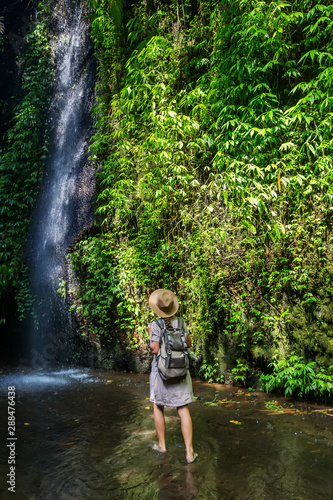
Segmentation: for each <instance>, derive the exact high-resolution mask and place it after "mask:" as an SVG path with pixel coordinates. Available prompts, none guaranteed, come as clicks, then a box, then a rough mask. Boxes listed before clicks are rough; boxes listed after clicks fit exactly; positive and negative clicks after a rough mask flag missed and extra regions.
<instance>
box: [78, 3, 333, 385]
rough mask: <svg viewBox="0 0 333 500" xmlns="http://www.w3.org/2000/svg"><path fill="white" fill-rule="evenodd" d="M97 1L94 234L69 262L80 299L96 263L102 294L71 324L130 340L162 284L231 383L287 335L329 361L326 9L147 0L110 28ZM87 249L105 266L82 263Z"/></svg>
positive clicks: (330, 15)
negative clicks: (77, 272)
mask: <svg viewBox="0 0 333 500" xmlns="http://www.w3.org/2000/svg"><path fill="white" fill-rule="evenodd" d="M110 5H111V4H109V3H108V2H95V7H96V8H95V12H93V13H92V36H93V39H94V41H95V46H96V50H97V57H98V60H99V70H98V71H99V83H98V102H97V105H96V107H95V110H94V113H95V115H94V116H95V124H96V129H97V132H96V135H95V137H94V143H93V145H92V148H91V154H92V157H93V159H94V160H95V161H96V162H97V163H98V164H99V167H100V168H99V192H98V200H97V203H98V207H97V224H98V227H99V230H100V234H98V235H97V236H96V237H95V238H93V239H92V240H90V242H89V246H88V244H86V245H87V246H86V247H85V246H82V247H81V249H80V251H79V253H78V256H77V259H78V260H77V265H78V268H79V267H80V266H81V267H82V268H84V269H85V272H86V273H87V275H86V276H87V280H88V281H89V283H92V282H93V285H91V286H92V290H94V292H93V296H94V297H98V296H99V295H96V293H95V292H96V290H98V294H100V297H101V298H102V297H106V295H107V294H108V287H109V286H110V285H109V278H107V279H106V281H104V279H103V280H102V281H100V282H99V281H98V276H99V275H100V273H101V274H102V275H103V276H109V273H110V272H111V269H112V273H113V274H112V280H113V281H112V282H113V285H112V286H114V289H115V291H114V293H112V297H114V300H113V301H112V303H108V304H106V305H105V306H102V305H101V306H100V307H101V310H100V311H99V312H100V314H98V315H92V314H91V312H90V309H89V306H88V302H89V301H88V300H85V303H86V304H87V309H86V313H85V314H86V316H85V318H86V319H89V322H90V323H91V325H92V326H91V327H95V326H96V325H97V324H98V325H99V326H98V329H99V330H98V331H99V332H100V334H101V332H102V335H103V336H104V337H105V338H109V337H110V336H112V335H113V333H112V332H111V331H110V326H108V318H111V317H113V319H114V321H113V320H112V325H115V326H116V327H117V328H119V331H122V332H125V333H126V334H127V337H128V339H129V340H128V342H129V345H131V346H137V345H140V343H141V342H144V340H145V335H146V334H145V326H146V324H147V322H148V321H149V320H150V319H151V313H150V311H149V310H148V306H147V299H148V296H149V294H150V293H151V291H152V290H153V289H154V288H158V287H168V288H172V289H173V290H174V291H175V292H176V293H177V295H178V297H179V299H180V303H181V314H185V315H186V319H187V322H188V323H189V325H190V329H191V333H192V335H193V336H194V338H195V339H196V340H197V341H198V342H200V343H201V345H206V346H214V347H215V352H217V343H219V346H218V347H221V349H222V351H223V352H224V353H225V356H226V359H227V365H228V368H229V369H232V367H234V368H233V369H232V373H233V374H234V375H235V377H234V379H235V381H236V382H245V380H246V376H247V375H248V368H247V365H245V364H243V361H241V360H242V359H247V360H249V363H250V362H251V366H252V361H253V362H254V363H255V362H256V360H257V359H259V360H260V363H267V361H269V360H270V359H271V357H272V354H273V353H274V351H275V350H276V349H278V352H279V356H281V357H283V356H284V353H285V350H286V348H287V347H288V346H289V345H293V344H297V345H298V346H299V348H300V350H301V351H302V352H306V353H307V355H308V356H309V359H310V358H311V359H316V360H317V358H318V359H319V358H322V359H323V356H324V357H325V360H326V361H325V362H326V364H331V362H328V359H330V358H333V346H332V343H331V339H330V336H331V328H332V321H333V318H332V314H331V313H330V311H329V308H328V306H327V307H326V306H325V307H326V309H325V310H326V312H325V314H324V315H323V314H322V312H321V308H320V304H321V302H322V301H324V302H325V301H327V302H330V301H331V297H332V293H333V289H332V286H331V281H332V271H333V265H332V255H333V253H332V250H333V248H332V243H333V239H332V221H333V220H332V209H331V205H332V203H331V202H332V199H333V191H332V185H333V184H332V182H331V181H332V171H333V170H332V166H333V165H332V124H331V122H332V120H331V117H332V112H333V110H332V102H333V94H332V75H333V73H332V58H333V47H332V36H331V33H332V23H333V6H332V5H331V3H330V2H327V1H324V2H322V3H321V4H315V5H314V4H313V3H311V2H308V1H307V0H297V1H296V2H293V3H292V4H291V3H289V2H282V1H277V2H271V1H267V2H253V1H252V0H242V1H241V2H211V1H208V0H207V1H201V2H200V3H199V2H194V1H193V2H192V1H191V0H187V1H185V2H183V6H184V9H180V4H179V3H178V2H176V1H171V2H167V1H161V2H159V4H158V8H157V7H156V8H155V4H154V3H153V2H149V1H148V2H144V3H142V4H141V3H140V4H139V3H135V4H134V5H132V7H131V9H126V10H124V11H123V14H122V22H121V24H117V23H116V22H115V20H114V19H113V14H112V12H111V10H112V9H111V8H110ZM100 245H107V246H108V248H109V250H108V251H109V252H110V260H106V259H102V260H99V259H97V257H96V259H97V260H95V261H92V260H91V258H90V255H95V254H96V252H98V251H99V250H98V249H99V248H100ZM80 252H81V253H80ZM104 266H106V267H105V269H104ZM109 266H111V267H109ZM87 283H88V282H87ZM81 286H82V293H83V294H85V293H86V292H87V291H88V284H86V285H85V283H84V278H83V279H82V281H81ZM81 298H82V297H81ZM94 303H95V302H94ZM96 307H97V306H96ZM98 307H99V306H98ZM102 309H103V311H104V314H105V321H104V323H103V324H100V323H98V320H97V316H98V317H102V316H103V312H102ZM104 309H105V310H104ZM93 318H96V320H95V319H93ZM303 332H306V333H304V334H303ZM132 339H139V340H138V341H137V340H134V341H132ZM140 339H141V340H140ZM213 357H214V355H212V359H213ZM207 358H208V356H207ZM208 359H209V358H208ZM327 362H328V363H327ZM236 363H237V366H236V367H235V364H236ZM261 366H262V365H261ZM208 367H211V368H208ZM214 368H216V369H217V366H215V365H213V366H211V365H208V364H207V362H205V368H203V370H202V372H201V373H202V374H204V373H206V372H207V373H208V372H209V370H213V369H214ZM205 370H206V371H205ZM207 370H208V371H207ZM207 378H210V376H209V375H208V377H207Z"/></svg>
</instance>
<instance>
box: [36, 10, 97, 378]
mask: <svg viewBox="0 0 333 500" xmlns="http://www.w3.org/2000/svg"><path fill="white" fill-rule="evenodd" d="M84 6H85V2H81V1H74V2H72V1H70V0H64V1H63V2H59V4H58V5H57V11H56V13H53V16H54V23H53V25H54V26H53V36H52V37H51V45H52V50H53V54H54V59H55V66H56V72H55V91H54V95H53V99H52V103H51V107H50V113H49V122H50V128H51V144H50V154H49V159H48V162H47V166H46V171H45V176H44V182H43V185H42V188H41V192H40V196H39V198H38V200H37V204H36V210H35V213H34V217H33V222H32V225H31V230H30V237H29V239H28V245H27V246H28V251H27V253H28V255H29V258H28V260H29V264H30V270H31V273H30V274H31V284H32V291H33V294H34V296H35V297H36V300H35V304H36V305H35V313H36V314H35V320H34V321H33V324H32V325H31V328H30V330H31V332H30V337H31V342H32V343H31V346H30V359H31V363H32V365H33V367H34V368H44V367H46V366H47V365H50V364H52V362H54V361H56V360H57V361H59V360H60V361H62V362H64V361H66V357H68V345H67V344H68V339H69V338H70V337H71V336H73V330H74V329H75V327H74V325H73V320H72V316H71V314H70V313H69V312H68V309H69V308H68V304H67V303H66V300H65V299H64V297H61V295H64V294H63V293H61V286H62V283H64V282H65V280H66V279H67V278H68V276H67V275H66V273H67V267H66V253H67V252H68V249H69V247H70V245H71V244H72V243H73V241H74V239H75V237H76V236H77V235H78V234H79V233H80V232H81V231H83V230H85V229H87V228H89V227H90V226H91V225H92V223H93V193H94V172H93V170H92V167H91V165H90V163H89V161H88V146H89V140H90V136H91V122H92V118H91V104H92V100H93V92H94V84H95V80H94V78H95V67H94V59H93V57H91V56H92V47H91V42H90V39H89V25H88V22H87V19H86V16H85V15H84ZM59 290H60V293H59ZM36 318H37V319H36Z"/></svg>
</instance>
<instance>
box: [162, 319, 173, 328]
mask: <svg viewBox="0 0 333 500" xmlns="http://www.w3.org/2000/svg"><path fill="white" fill-rule="evenodd" d="M162 319H163V321H164V326H165V328H172V324H171V321H170V320H171V318H162Z"/></svg>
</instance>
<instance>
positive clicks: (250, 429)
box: [0, 369, 333, 500]
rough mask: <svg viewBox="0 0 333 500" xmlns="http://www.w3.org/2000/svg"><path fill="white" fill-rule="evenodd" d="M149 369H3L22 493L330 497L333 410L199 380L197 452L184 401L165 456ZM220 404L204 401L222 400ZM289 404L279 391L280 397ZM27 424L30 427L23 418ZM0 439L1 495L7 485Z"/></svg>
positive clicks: (89, 498) (35, 499)
mask: <svg viewBox="0 0 333 500" xmlns="http://www.w3.org/2000/svg"><path fill="white" fill-rule="evenodd" d="M147 382H148V376H147V375H133V374H120V373H111V372H93V371H89V370H79V369H73V370H64V371H60V372H48V373H43V372H39V373H35V374H33V373H31V374H23V373H21V374H15V375H14V374H12V375H8V374H7V375H1V376H0V394H1V399H0V403H1V405H0V412H1V415H0V424H1V443H6V439H7V434H6V432H7V431H6V429H7V396H6V393H7V387H8V386H9V385H15V387H16V427H17V430H16V436H17V446H16V498H19V499H20V500H28V499H29V500H58V499H60V500H104V499H119V500H121V499H124V500H125V499H126V500H127V499H135V500H137V499H140V500H145V499H147V500H151V499H158V500H173V499H178V500H191V499H197V500H200V499H214V500H215V499H216V500H221V499H222V500H224V499H225V500H233V499H235V500H236V499H239V500H252V499H253V500H257V499H258V500H259V499H260V500H261V499H272V500H273V499H274V500H275V499H281V500H282V499H283V500H285V499H296V500H307V499H309V500H310V499H311V500H316V499H318V500H319V499H331V498H332V497H333V483H332V479H331V472H332V466H333V450H332V424H333V419H332V417H330V416H329V415H325V414H323V413H322V412H312V413H311V414H310V413H308V412H307V411H303V409H302V407H301V406H300V405H296V408H297V409H298V410H299V412H297V413H294V414H291V413H290V414H289V413H277V412H274V411H269V410H267V409H266V408H265V401H267V400H271V399H274V398H272V397H268V396H267V395H265V394H261V393H258V394H257V395H246V394H237V393H235V392H232V391H236V389H235V388H232V387H226V386H222V385H208V384H205V383H202V382H200V381H194V391H195V395H196V396H197V397H198V399H197V400H196V402H195V403H193V404H192V405H191V413H192V417H193V421H194V442H195V450H196V451H197V452H198V453H199V458H198V460H197V461H196V462H194V463H193V464H190V465H187V464H186V462H185V450H184V444H183V438H182V435H181V430H180V425H179V419H178V415H177V412H176V410H174V409H170V408H168V409H166V424H167V446H168V452H167V453H166V454H159V453H158V452H155V451H153V450H152V449H151V447H150V445H151V444H153V443H154V442H155V441H156V437H155V430H154V422H153V412H152V407H151V403H150V402H149V399H147V398H149V386H148V384H147ZM216 391H217V392H218V395H217V398H216V399H215V401H220V402H221V403H220V404H218V405H217V406H209V405H205V403H207V402H209V401H212V400H214V398H215V392H216ZM278 399H279V400H280V401H281V402H284V401H285V400H283V398H278ZM25 424H29V425H25ZM7 454H8V453H7V449H6V445H4V446H2V447H1V455H0V457H1V461H0V473H1V482H0V496H1V498H3V499H6V498H13V494H10V493H8V492H7V485H6V474H7V473H8V464H7V459H8V457H7Z"/></svg>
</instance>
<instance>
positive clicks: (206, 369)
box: [199, 358, 224, 383]
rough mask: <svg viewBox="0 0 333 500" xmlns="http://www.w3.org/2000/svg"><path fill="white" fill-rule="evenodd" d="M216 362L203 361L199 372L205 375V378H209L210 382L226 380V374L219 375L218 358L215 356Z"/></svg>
mask: <svg viewBox="0 0 333 500" xmlns="http://www.w3.org/2000/svg"><path fill="white" fill-rule="evenodd" d="M214 361H215V363H214V364H213V366H212V365H210V364H209V363H208V362H207V361H206V360H204V361H203V363H202V365H201V367H200V370H199V374H201V375H202V376H203V378H204V379H205V380H207V382H208V383H211V382H218V383H221V382H223V380H224V376H223V375H220V376H218V373H219V370H218V368H219V363H218V358H214Z"/></svg>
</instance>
